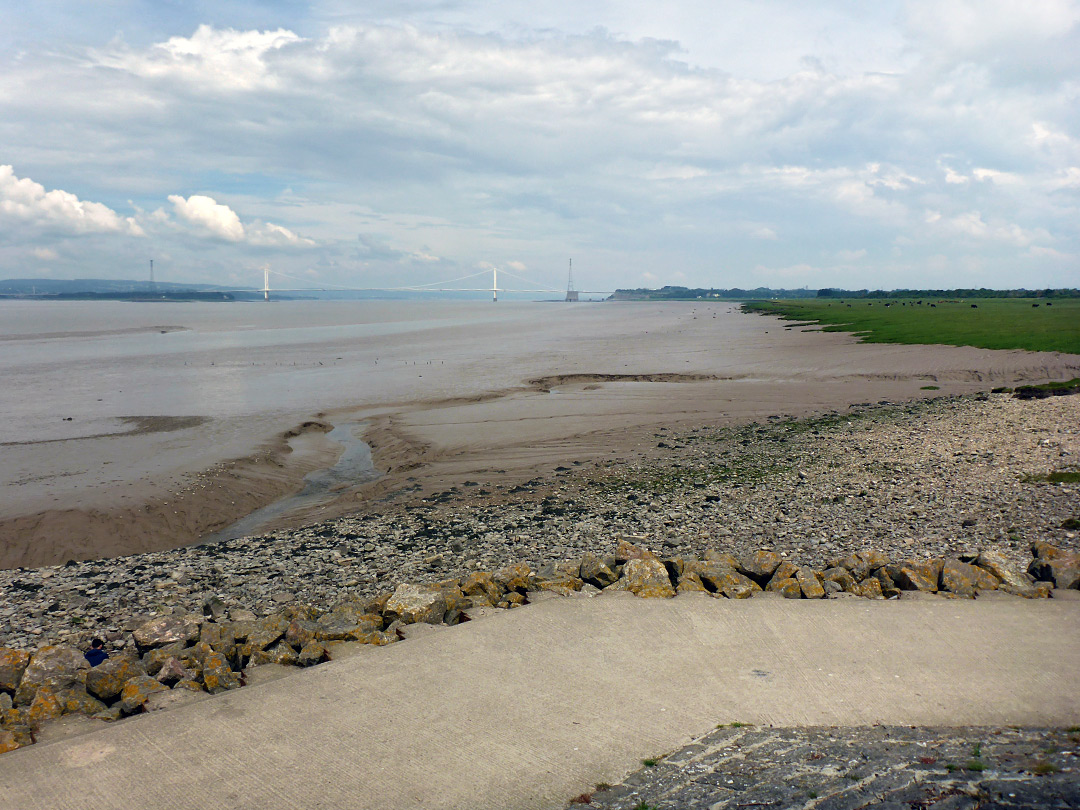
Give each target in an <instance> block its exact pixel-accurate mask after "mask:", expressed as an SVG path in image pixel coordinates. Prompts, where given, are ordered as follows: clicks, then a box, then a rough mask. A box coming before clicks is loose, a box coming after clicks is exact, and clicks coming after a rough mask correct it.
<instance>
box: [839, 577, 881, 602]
mask: <svg viewBox="0 0 1080 810" xmlns="http://www.w3.org/2000/svg"><path fill="white" fill-rule="evenodd" d="M848 592H849V593H853V594H855V595H856V596H861V597H863V598H864V599H884V598H885V594H884V593H882V591H881V580H880V579H878V578H877V577H872V576H871V577H867V578H866V579H864V580H863V581H862V582H856V583H855V584H854V585H852V586H851V588H850V590H849V591H848Z"/></svg>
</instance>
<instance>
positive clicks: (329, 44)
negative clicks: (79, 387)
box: [0, 0, 1080, 291]
mask: <svg viewBox="0 0 1080 810" xmlns="http://www.w3.org/2000/svg"><path fill="white" fill-rule="evenodd" d="M0 20H3V24H2V25H0V278H4V277H6V278H90V277H94V278H146V277H148V266H149V260H150V259H153V260H154V268H155V275H156V277H157V279H158V280H168V281H183V282H194V283H212V284H223V285H236V286H238V287H247V286H260V285H261V283H262V268H264V267H269V268H270V270H271V271H272V272H273V274H274V275H273V276H272V280H271V285H272V286H275V287H282V286H292V287H302V286H328V287H334V286H339V287H378V286H382V287H388V286H389V287H398V286H411V285H422V284H436V283H441V282H444V281H446V280H449V279H456V278H462V277H467V276H470V275H471V274H474V273H478V272H481V271H487V270H489V269H490V268H492V267H498V268H499V269H500V270H502V271H504V272H505V273H506V274H513V276H510V277H508V276H502V277H501V278H502V279H503V280H504V282H505V284H504V285H500V286H507V287H512V286H514V285H515V284H517V285H519V286H528V284H526V283H523V282H519V281H513V278H514V277H516V278H518V279H526V280H528V282H530V283H532V284H539V285H540V286H543V287H548V286H550V287H551V288H553V289H559V288H565V287H566V283H567V266H568V262H569V260H570V259H571V258H572V259H573V267H574V278H575V281H576V286H577V287H578V288H579V289H583V290H595V291H605V290H613V289H615V288H626V287H658V286H663V285H667V284H673V285H684V286H691V287H699V286H700V287H718V288H729V287H744V288H753V287H758V286H769V287H786V288H801V287H809V288H811V289H814V288H820V287H844V288H850V289H862V288H870V289H894V288H927V287H931V288H942V287H991V288H1014V287H1027V288H1029V289H1037V288H1044V287H1065V286H1080V0H1015V1H1014V0H879V1H878V2H874V3H866V2H863V1H862V0H816V1H815V2H805V0H669V2H666V3H656V2H648V3H646V2H641V1H640V0H621V1H620V2H604V0H573V2H569V1H568V0H549V2H546V3H537V2H535V0H532V1H531V2H525V0H505V1H504V2H500V3H498V4H494V3H488V2H476V1H475V0H393V1H392V2H391V0H367V2H356V1H355V0H311V2H302V1H301V0H297V1H296V2H293V1H292V0H290V1H289V2H285V1H284V0H281V1H277V2H276V1H273V0H266V1H264V2H259V0H214V2H181V1H180V0H97V1H96V2H94V3H86V2H85V0H79V2H69V1H68V0H35V2H33V3H23V2H16V1H15V0H0Z"/></svg>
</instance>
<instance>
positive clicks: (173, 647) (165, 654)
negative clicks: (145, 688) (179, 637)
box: [95, 642, 185, 675]
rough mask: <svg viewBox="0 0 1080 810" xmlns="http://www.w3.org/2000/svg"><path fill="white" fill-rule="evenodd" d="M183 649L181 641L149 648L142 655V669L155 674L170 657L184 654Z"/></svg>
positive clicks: (149, 673)
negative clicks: (152, 648)
mask: <svg viewBox="0 0 1080 810" xmlns="http://www.w3.org/2000/svg"><path fill="white" fill-rule="evenodd" d="M184 650H185V647H184V645H183V643H181V642H177V643H176V644H170V645H168V646H167V647H158V648H157V649H156V650H150V651H149V652H148V653H146V654H145V655H144V656H143V657H142V665H143V669H145V670H146V674H147V675H156V674H157V672H158V670H159V669H161V667H162V665H163V664H164V663H165V662H166V661H168V660H169V659H170V658H180V657H182V656H184V655H185V653H184ZM95 668H96V667H95Z"/></svg>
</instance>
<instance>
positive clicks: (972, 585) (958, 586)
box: [941, 559, 979, 598]
mask: <svg viewBox="0 0 1080 810" xmlns="http://www.w3.org/2000/svg"><path fill="white" fill-rule="evenodd" d="M978 570H979V569H978V568H976V567H975V566H974V565H968V564H967V563H963V562H960V560H954V559H948V560H945V563H944V565H943V566H942V568H941V588H942V590H945V591H949V592H951V593H955V594H957V595H958V596H967V597H971V598H974V596H975V591H976V585H977V583H978V581H979V577H978V574H977V573H976V572H977V571H978Z"/></svg>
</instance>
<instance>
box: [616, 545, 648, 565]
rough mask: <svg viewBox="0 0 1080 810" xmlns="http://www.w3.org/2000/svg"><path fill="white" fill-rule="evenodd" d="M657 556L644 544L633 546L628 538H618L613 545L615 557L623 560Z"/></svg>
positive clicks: (645, 558) (646, 558)
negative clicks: (616, 543)
mask: <svg viewBox="0 0 1080 810" xmlns="http://www.w3.org/2000/svg"><path fill="white" fill-rule="evenodd" d="M656 558H657V557H656V555H655V554H653V553H652V552H651V551H649V550H648V549H647V548H645V547H644V546H635V545H634V544H633V543H631V542H629V541H628V540H620V541H619V545H618V546H616V547H615V559H617V560H621V561H623V562H629V561H630V560H655V559H656Z"/></svg>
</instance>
